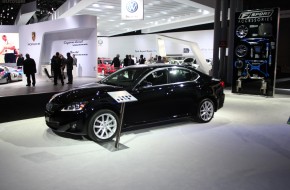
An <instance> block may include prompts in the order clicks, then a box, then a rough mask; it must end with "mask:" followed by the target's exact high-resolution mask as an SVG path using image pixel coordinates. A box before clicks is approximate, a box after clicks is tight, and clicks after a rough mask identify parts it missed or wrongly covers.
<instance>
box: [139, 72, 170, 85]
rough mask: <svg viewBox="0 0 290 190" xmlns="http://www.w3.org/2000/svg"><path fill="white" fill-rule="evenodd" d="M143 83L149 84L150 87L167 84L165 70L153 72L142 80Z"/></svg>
mask: <svg viewBox="0 0 290 190" xmlns="http://www.w3.org/2000/svg"><path fill="white" fill-rule="evenodd" d="M144 82H146V83H151V84H152V86H156V85H161V84H167V70H166V69H163V70H158V71H153V72H152V73H150V74H149V75H148V76H147V77H146V78H145V79H144Z"/></svg>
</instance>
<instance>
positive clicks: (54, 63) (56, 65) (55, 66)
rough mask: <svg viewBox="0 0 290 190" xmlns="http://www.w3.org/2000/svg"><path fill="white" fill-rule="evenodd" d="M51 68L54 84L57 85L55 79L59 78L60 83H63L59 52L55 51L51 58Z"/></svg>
mask: <svg viewBox="0 0 290 190" xmlns="http://www.w3.org/2000/svg"><path fill="white" fill-rule="evenodd" d="M51 68H52V70H53V78H54V85H57V79H58V78H60V81H61V84H62V85H63V84H64V82H63V77H62V75H61V59H60V55H59V52H56V54H55V56H53V57H52V59H51Z"/></svg>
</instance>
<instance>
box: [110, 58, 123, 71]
mask: <svg viewBox="0 0 290 190" xmlns="http://www.w3.org/2000/svg"><path fill="white" fill-rule="evenodd" d="M119 57H120V55H119V54H117V55H116V57H115V58H114V59H113V61H112V64H113V65H114V67H115V69H116V70H119V69H120V65H121V62H120V59H119Z"/></svg>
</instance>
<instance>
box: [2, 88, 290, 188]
mask: <svg viewBox="0 0 290 190" xmlns="http://www.w3.org/2000/svg"><path fill="white" fill-rule="evenodd" d="M289 108H290V99H289V96H286V95H285V96H283V95H279V96H276V97H275V98H265V97H261V96H249V95H237V94H231V93H230V92H229V91H227V92H226V100H225V105H224V107H223V108H222V109H221V110H219V111H218V112H217V113H216V114H215V117H214V119H213V120H212V121H211V122H210V123H207V124H199V123H195V122H191V121H188V120H185V121H178V122H175V123H171V124H164V125H155V126H151V127H150V128H145V129H144V128H143V129H140V130H130V131H126V132H124V133H122V136H121V139H120V142H121V144H122V145H124V146H125V147H126V148H125V149H122V150H120V151H110V150H109V149H108V148H107V147H106V146H104V145H99V144H96V143H94V142H92V141H89V140H88V139H86V137H73V136H59V135H57V134H55V133H54V132H52V131H51V130H50V129H48V128H47V126H46V125H45V121H44V117H37V118H31V119H27V120H18V121H13V122H7V123H0V152H1V154H0V171H1V177H0V189H3V190H4V189H5V190H10V189H11V190H12V189H13V190H14V189H21V190H39V189H41V190H51V189H61V190H62V189H64V190H65V189H74V190H77V189H81V190H83V189H99V190H109V189H124V190H125V189H126V190H133V189H134V190H135V189H138V190H148V189H150V190H153V189H156V190H161V189H164V190H177V189H180V190H193V189H194V190H195V189H196V190H273V189H275V190H289V189H290V180H289V178H290V146H289V144H290V125H288V124H287V121H288V119H289V117H290V110H289Z"/></svg>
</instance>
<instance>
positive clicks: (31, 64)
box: [23, 53, 36, 86]
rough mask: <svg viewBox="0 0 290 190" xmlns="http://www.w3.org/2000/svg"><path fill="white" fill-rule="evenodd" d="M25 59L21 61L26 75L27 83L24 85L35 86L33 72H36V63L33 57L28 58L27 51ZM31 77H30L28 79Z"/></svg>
mask: <svg viewBox="0 0 290 190" xmlns="http://www.w3.org/2000/svg"><path fill="white" fill-rule="evenodd" d="M25 57H26V59H25V60H24V62H23V73H24V74H25V75H26V78H27V84H26V86H30V85H31V79H32V85H33V86H35V73H36V64H35V61H34V59H32V58H30V55H29V54H28V53H27V54H26V55H25ZM30 78H31V79H30Z"/></svg>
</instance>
